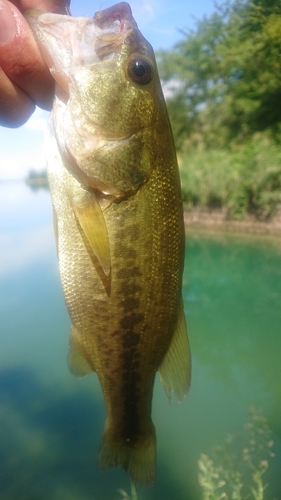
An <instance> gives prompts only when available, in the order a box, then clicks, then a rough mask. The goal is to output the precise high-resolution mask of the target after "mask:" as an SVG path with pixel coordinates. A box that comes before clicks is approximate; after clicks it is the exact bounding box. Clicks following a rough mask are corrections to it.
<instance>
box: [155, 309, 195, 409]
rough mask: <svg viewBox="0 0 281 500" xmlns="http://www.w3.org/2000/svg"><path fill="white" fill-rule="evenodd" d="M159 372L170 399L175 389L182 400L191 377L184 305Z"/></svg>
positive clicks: (178, 397) (179, 399)
mask: <svg viewBox="0 0 281 500" xmlns="http://www.w3.org/2000/svg"><path fill="white" fill-rule="evenodd" d="M159 372H160V378H161V382H162V384H163V386H164V389H165V391H166V394H167V396H168V399H169V401H170V399H171V391H172V390H173V391H174V392H175V395H176V397H177V399H178V401H179V402H181V401H182V400H183V399H184V398H185V396H186V395H187V393H188V390H189V386H190V379H191V356H190V347H189V342H188V337H187V330H186V322H185V316H184V311H183V307H181V310H180V314H179V317H178V321H177V325H176V328H175V332H174V336H173V338H172V341H171V344H170V347H169V349H168V352H167V354H166V356H165V358H164V360H163V362H162V364H161V366H160V368H159Z"/></svg>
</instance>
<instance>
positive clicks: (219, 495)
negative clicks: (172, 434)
mask: <svg viewBox="0 0 281 500" xmlns="http://www.w3.org/2000/svg"><path fill="white" fill-rule="evenodd" d="M271 436H272V431H271V429H270V428H269V425H268V421H267V419H266V418H265V417H264V416H262V415H260V414H259V412H258V411H257V410H256V408H250V410H249V421H248V422H247V423H246V424H245V425H244V428H243V430H242V431H241V432H239V433H237V434H234V435H229V436H227V438H226V439H225V441H224V443H223V444H222V445H219V446H216V447H215V449H214V458H213V459H212V458H210V457H209V456H208V455H206V454H204V453H202V454H201V455H200V459H199V461H198V466H199V475H198V481H199V484H200V486H201V487H202V490H203V500H230V499H231V500H246V499H247V500H264V498H265V497H264V492H265V489H266V488H267V486H268V485H267V484H266V482H265V480H264V475H265V473H266V471H267V469H268V467H269V459H270V458H272V457H274V453H273V452H272V446H273V444H274V443H273V440H272V437H271Z"/></svg>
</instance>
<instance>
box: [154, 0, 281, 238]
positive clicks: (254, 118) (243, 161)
mask: <svg viewBox="0 0 281 500" xmlns="http://www.w3.org/2000/svg"><path fill="white" fill-rule="evenodd" d="M280 30H281V3H280V0H270V1H268V0H228V1H227V2H218V3H216V5H215V12H214V13H213V14H212V15H211V16H205V17H204V18H203V19H198V20H197V21H196V23H195V28H194V29H193V30H189V31H188V30H184V29H182V30H180V36H181V38H180V40H179V42H178V43H177V44H176V45H175V46H174V47H172V49H171V50H162V51H159V52H158V53H157V61H158V67H159V72H160V77H161V80H162V82H163V89H164V92H165V97H166V102H167V107H168V112H169V115H170V120H171V126H172V130H173V134H174V139H175V145H176V149H177V154H178V158H179V167H180V174H181V182H182V193H183V201H184V205H185V222H186V225H187V226H201V227H202V226H204V227H206V228H217V229H218V228H224V229H234V230H239V231H254V232H274V233H275V234H280V233H281V113H280V109H281V86H280V81H281V38H280Z"/></svg>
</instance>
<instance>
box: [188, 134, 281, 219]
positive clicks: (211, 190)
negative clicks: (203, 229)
mask: <svg viewBox="0 0 281 500" xmlns="http://www.w3.org/2000/svg"><path fill="white" fill-rule="evenodd" d="M179 165H180V173H181V181H182V193H183V200H184V203H185V205H186V206H187V208H192V207H195V206H197V207H200V208H204V209H212V208H222V207H224V208H225V209H226V210H227V214H228V216H229V218H236V219H243V218H244V217H245V216H246V214H249V213H250V214H254V215H255V216H256V217H257V218H259V219H262V220H265V219H268V218H270V217H272V215H274V213H275V212H276V208H277V206H278V204H279V203H281V148H280V146H278V144H276V143H275V142H274V141H273V140H272V139H270V138H268V137H267V136H265V134H258V135H256V136H254V138H253V139H252V140H251V141H249V142H247V143H246V144H244V145H243V146H237V145H236V146H234V147H233V148H232V149H218V150H209V149H204V148H202V149H201V150H200V149H199V148H197V150H193V151H191V152H190V154H189V155H187V154H186V155H184V156H182V157H179Z"/></svg>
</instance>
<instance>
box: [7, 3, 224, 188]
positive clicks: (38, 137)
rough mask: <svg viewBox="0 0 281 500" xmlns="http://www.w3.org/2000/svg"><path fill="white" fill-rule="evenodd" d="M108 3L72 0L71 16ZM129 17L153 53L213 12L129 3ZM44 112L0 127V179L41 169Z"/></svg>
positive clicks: (206, 7) (199, 6)
mask: <svg viewBox="0 0 281 500" xmlns="http://www.w3.org/2000/svg"><path fill="white" fill-rule="evenodd" d="M115 3H117V1H111V0H72V2H71V12H72V15H74V16H93V14H94V13H95V12H96V11H97V10H100V9H101V8H102V9H104V8H107V7H110V6H111V5H114V4H115ZM130 5H131V8H132V11H133V16H134V18H135V20H136V22H137V24H138V27H139V29H140V31H141V32H142V34H143V35H144V36H145V38H147V40H148V41H149V42H150V43H151V44H152V46H153V48H154V50H158V49H161V48H163V49H170V48H171V47H172V46H173V45H174V44H175V43H176V42H177V41H179V40H180V39H181V33H180V31H179V30H180V29H184V30H186V29H192V28H193V27H194V26H195V20H196V19H202V18H203V17H204V15H207V16H208V15H210V14H212V13H213V12H214V10H215V7H214V0H196V1H195V0H193V1H191V0H131V2H130ZM48 115H49V114H48V113H46V112H44V111H42V110H41V109H39V108H37V109H36V111H35V112H34V114H33V115H32V117H31V118H30V119H29V121H28V122H27V123H26V124H25V125H23V126H22V127H20V128H18V129H8V128H4V127H1V126H0V180H1V179H19V178H24V177H25V176H26V175H27V173H28V172H29V170H30V169H34V170H37V171H40V170H42V169H44V167H45V157H44V130H45V126H46V120H47V118H48Z"/></svg>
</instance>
